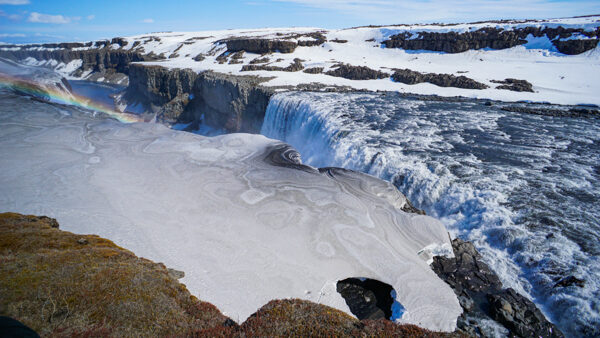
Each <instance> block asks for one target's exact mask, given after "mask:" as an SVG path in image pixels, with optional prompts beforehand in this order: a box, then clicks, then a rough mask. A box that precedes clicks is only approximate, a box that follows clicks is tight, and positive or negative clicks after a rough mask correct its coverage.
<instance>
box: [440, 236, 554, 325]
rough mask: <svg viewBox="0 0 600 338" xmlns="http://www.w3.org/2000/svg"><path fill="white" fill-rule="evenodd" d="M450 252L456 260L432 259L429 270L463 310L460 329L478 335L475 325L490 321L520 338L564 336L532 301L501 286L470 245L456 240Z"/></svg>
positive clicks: (459, 322) (459, 323)
mask: <svg viewBox="0 0 600 338" xmlns="http://www.w3.org/2000/svg"><path fill="white" fill-rule="evenodd" d="M452 249H453V250H454V255H455V258H446V257H435V258H434V261H433V263H432V264H431V267H432V269H433V271H435V273H436V274H437V275H438V276H439V277H440V278H441V279H442V280H444V281H445V282H446V283H448V285H450V286H451V287H452V289H453V290H454V293H456V295H457V297H458V300H459V302H460V305H461V307H462V308H463V310H464V312H463V314H462V315H461V317H460V318H459V320H458V328H459V329H461V330H463V331H466V332H470V333H471V334H475V335H480V334H482V331H481V328H480V327H479V326H478V324H477V323H478V322H480V321H481V320H482V319H492V320H494V321H496V322H497V323H499V324H501V325H502V326H503V327H505V328H506V329H508V330H509V331H510V333H511V334H512V335H516V336H519V337H563V335H562V333H561V332H560V330H558V328H556V326H554V324H552V323H550V322H549V321H548V320H547V319H546V318H545V317H544V315H543V314H542V313H541V311H540V310H539V309H538V308H537V307H536V306H535V304H534V303H533V302H531V301H530V300H529V299H527V298H525V297H524V296H521V295H520V294H518V293H517V292H515V291H514V290H513V289H510V288H508V289H505V288H503V287H502V283H501V282H500V279H499V278H498V276H497V275H496V274H495V273H494V272H493V271H492V270H491V269H490V268H489V267H488V266H487V264H485V263H483V261H482V259H481V255H480V254H479V253H478V252H477V250H476V249H475V247H474V246H473V244H472V243H470V242H464V241H462V240H460V239H455V240H453V241H452Z"/></svg>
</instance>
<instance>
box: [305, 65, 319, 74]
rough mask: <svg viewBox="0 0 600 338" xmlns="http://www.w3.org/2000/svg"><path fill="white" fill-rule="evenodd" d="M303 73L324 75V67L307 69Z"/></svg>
mask: <svg viewBox="0 0 600 338" xmlns="http://www.w3.org/2000/svg"><path fill="white" fill-rule="evenodd" d="M303 72H305V73H307V74H321V73H323V67H313V68H306V69H305V70H303Z"/></svg>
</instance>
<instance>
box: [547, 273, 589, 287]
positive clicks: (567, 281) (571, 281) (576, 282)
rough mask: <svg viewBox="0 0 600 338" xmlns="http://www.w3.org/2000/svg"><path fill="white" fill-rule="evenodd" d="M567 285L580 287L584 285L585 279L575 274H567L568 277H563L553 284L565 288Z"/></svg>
mask: <svg viewBox="0 0 600 338" xmlns="http://www.w3.org/2000/svg"><path fill="white" fill-rule="evenodd" d="M569 286H577V287H580V288H582V287H584V286H585V280H584V279H579V278H577V277H575V276H568V277H565V278H563V279H561V280H559V281H558V282H556V284H554V288H566V287H569Z"/></svg>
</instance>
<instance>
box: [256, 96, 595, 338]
mask: <svg viewBox="0 0 600 338" xmlns="http://www.w3.org/2000/svg"><path fill="white" fill-rule="evenodd" d="M262 133H263V134H264V135H266V136H268V137H271V138H275V139H279V140H283V141H285V142H287V143H289V144H291V145H292V146H293V147H295V148H296V149H298V151H299V152H300V154H301V155H302V157H303V159H304V162H305V163H307V164H310V165H313V166H330V165H333V166H340V167H344V168H349V169H354V170H359V171H362V172H367V173H370V174H372V175H375V176H378V177H381V178H384V179H386V180H389V181H391V182H393V183H394V184H395V185H396V186H397V187H398V188H399V189H400V190H401V191H402V192H403V193H404V194H405V195H406V196H408V198H409V200H411V201H412V202H413V203H415V204H416V206H417V207H419V208H424V209H425V210H426V211H427V213H428V214H431V215H433V216H435V217H438V218H440V219H442V221H443V222H444V223H445V224H446V226H447V227H448V228H449V229H451V231H452V233H453V235H455V236H460V237H463V238H467V239H469V240H472V241H474V242H475V244H476V246H477V247H478V248H479V250H480V251H481V252H482V254H483V255H484V257H485V259H486V260H487V262H488V263H489V264H490V265H491V266H492V267H493V268H494V270H495V271H496V272H497V273H499V274H500V276H501V279H502V280H503V282H504V284H505V285H506V286H509V287H513V288H515V289H516V290H518V291H520V292H521V293H523V294H528V295H530V296H532V297H533V299H534V300H535V301H536V302H537V303H538V304H540V305H542V309H543V310H545V311H546V313H547V314H549V315H550V318H551V319H552V320H553V321H554V322H556V323H558V324H559V326H560V328H561V329H562V330H564V331H565V332H566V333H568V334H570V335H600V331H598V328H599V327H600V302H599V301H598V300H599V299H600V245H599V244H598V243H599V240H600V221H599V220H600V209H599V208H598V205H599V204H600V178H599V175H600V120H599V119H586V118H564V117H548V116H537V115H527V114H520V113H512V112H505V111H502V110H500V109H499V107H496V106H494V107H487V106H484V104H483V102H481V101H473V100H456V101H454V102H451V101H447V102H444V101H435V100H433V101H432V100H422V99H417V98H406V97H402V96H399V95H395V94H390V93H387V94H336V93H320V94H318V93H285V94H278V95H276V96H275V97H273V98H272V99H271V102H270V105H269V107H268V109H267V113H266V117H265V123H264V125H263V129H262ZM568 275H575V276H578V277H580V278H584V279H585V280H586V285H585V287H584V288H578V287H575V286H573V287H568V288H554V287H553V286H554V284H555V283H556V282H557V281H558V280H559V279H560V278H562V277H565V276H568Z"/></svg>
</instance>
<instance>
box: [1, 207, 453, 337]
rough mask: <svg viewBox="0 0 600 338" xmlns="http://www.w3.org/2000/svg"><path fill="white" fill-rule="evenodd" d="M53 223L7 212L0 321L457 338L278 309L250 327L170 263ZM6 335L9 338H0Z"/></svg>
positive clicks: (71, 329)
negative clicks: (202, 294)
mask: <svg viewBox="0 0 600 338" xmlns="http://www.w3.org/2000/svg"><path fill="white" fill-rule="evenodd" d="M58 227H59V225H58V223H57V222H56V220H54V219H52V218H48V217H44V216H41V217H38V216H24V215H20V214H14V213H0V316H6V317H10V318H14V319H16V320H18V321H20V322H22V323H23V324H25V325H26V326H28V327H30V328H32V329H33V330H35V331H36V332H37V333H39V334H40V335H41V336H56V337H65V336H69V337H73V336H76V337H98V336H101V337H105V336H112V337H123V336H125V337H131V336H143V337H162V336H169V337H182V336H183V337H288V336H299V337H304V336H319V337H322V336H328V337H334V336H335V337H348V336H350V337H381V336H385V337H391V336H394V337H456V336H461V335H459V334H445V333H435V332H431V331H427V330H424V329H421V328H419V327H416V326H413V325H397V324H394V323H393V322H391V321H388V320H365V321H359V320H358V319H356V318H354V317H351V316H349V315H347V314H346V313H344V312H342V311H339V310H336V309H333V308H331V307H328V306H324V305H320V304H315V303H312V302H309V301H304V300H299V299H288V300H274V301H271V302H269V303H268V304H267V305H265V306H263V307H262V308H261V309H259V310H258V311H257V312H256V313H255V314H253V315H252V316H250V318H248V319H247V320H246V322H244V323H243V324H241V325H238V324H237V323H235V322H234V321H232V320H231V319H229V318H227V317H226V316H224V315H223V314H222V313H221V312H220V311H219V310H218V309H217V308H216V307H215V306H214V305H212V304H210V303H206V302H202V301H200V300H198V299H197V298H196V297H194V296H192V295H190V293H189V291H188V290H187V289H186V288H185V286H184V285H182V284H180V283H179V282H177V280H176V279H175V277H174V276H173V274H172V273H171V274H170V273H169V271H168V269H167V268H166V267H165V266H164V265H163V264H157V263H154V262H151V261H149V260H146V259H143V258H139V257H137V256H135V255H134V254H133V253H131V252H130V251H127V250H125V249H123V248H120V247H118V246H117V245H115V244H114V243H113V242H111V241H109V240H106V239H103V238H100V237H98V236H94V235H76V234H73V233H70V232H66V231H61V230H59V229H58ZM1 333H2V332H0V336H1V335H2V334H1Z"/></svg>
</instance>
